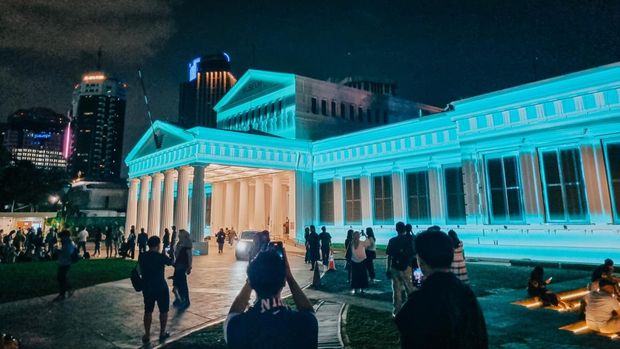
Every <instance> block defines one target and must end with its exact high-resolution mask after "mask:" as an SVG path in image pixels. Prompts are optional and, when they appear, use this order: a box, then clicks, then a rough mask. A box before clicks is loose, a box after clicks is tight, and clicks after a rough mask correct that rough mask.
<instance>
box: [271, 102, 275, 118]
mask: <svg viewBox="0 0 620 349" xmlns="http://www.w3.org/2000/svg"><path fill="white" fill-rule="evenodd" d="M275 113H276V105H275V104H273V103H271V115H274V114H275Z"/></svg>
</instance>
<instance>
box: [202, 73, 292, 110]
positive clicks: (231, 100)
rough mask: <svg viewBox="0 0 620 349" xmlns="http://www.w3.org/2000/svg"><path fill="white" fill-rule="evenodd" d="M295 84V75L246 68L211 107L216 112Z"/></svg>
mask: <svg viewBox="0 0 620 349" xmlns="http://www.w3.org/2000/svg"><path fill="white" fill-rule="evenodd" d="M294 84H295V75H294V74H287V73H274V72H270V71H264V70H253V69H250V70H248V71H247V72H246V73H245V74H243V76H242V77H241V79H239V81H237V83H236V84H235V85H234V86H233V87H232V88H231V89H230V91H228V93H226V95H224V97H222V99H221V100H220V101H219V103H217V104H216V105H215V107H214V108H213V109H215V111H216V112H218V113H219V112H220V111H222V110H226V109H229V108H230V107H234V106H236V105H240V104H243V103H245V102H247V101H250V100H253V99H256V98H257V97H258V96H263V95H267V94H269V93H272V92H274V91H277V90H280V89H283V88H285V87H288V86H292V85H294Z"/></svg>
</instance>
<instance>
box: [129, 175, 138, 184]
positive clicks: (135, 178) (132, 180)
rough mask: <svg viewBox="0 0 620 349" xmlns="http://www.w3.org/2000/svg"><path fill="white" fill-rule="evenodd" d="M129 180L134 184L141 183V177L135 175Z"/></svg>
mask: <svg viewBox="0 0 620 349" xmlns="http://www.w3.org/2000/svg"><path fill="white" fill-rule="evenodd" d="M128 181H129V183H130V184H134V183H135V184H138V183H140V178H138V177H133V178H130V179H129V180H128Z"/></svg>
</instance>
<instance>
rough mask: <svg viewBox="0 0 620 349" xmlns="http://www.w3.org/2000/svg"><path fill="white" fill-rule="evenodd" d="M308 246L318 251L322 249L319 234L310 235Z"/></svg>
mask: <svg viewBox="0 0 620 349" xmlns="http://www.w3.org/2000/svg"><path fill="white" fill-rule="evenodd" d="M308 244H309V245H310V248H311V249H316V250H318V249H319V248H320V247H321V246H320V242H319V234H317V233H316V232H314V233H310V235H308Z"/></svg>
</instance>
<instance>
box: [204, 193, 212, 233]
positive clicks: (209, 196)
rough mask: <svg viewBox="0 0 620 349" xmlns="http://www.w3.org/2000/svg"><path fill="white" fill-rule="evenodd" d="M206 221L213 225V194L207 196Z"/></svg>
mask: <svg viewBox="0 0 620 349" xmlns="http://www.w3.org/2000/svg"><path fill="white" fill-rule="evenodd" d="M205 221H206V222H207V224H208V225H211V193H207V194H206V205H205Z"/></svg>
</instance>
